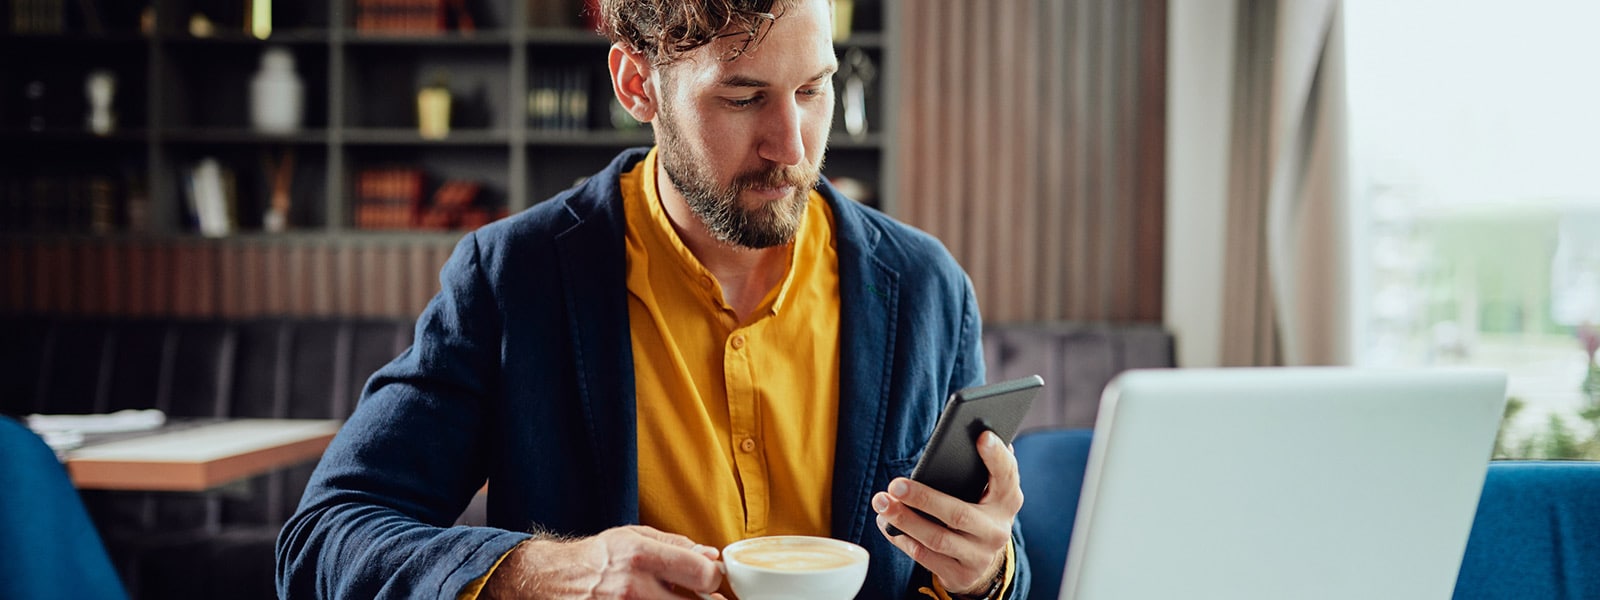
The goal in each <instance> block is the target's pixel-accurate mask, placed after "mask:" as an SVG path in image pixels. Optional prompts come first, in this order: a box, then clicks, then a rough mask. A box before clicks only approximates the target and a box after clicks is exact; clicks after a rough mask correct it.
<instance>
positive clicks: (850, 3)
mask: <svg viewBox="0 0 1600 600" xmlns="http://www.w3.org/2000/svg"><path fill="white" fill-rule="evenodd" d="M855 4H856V3H855V0H833V41H836V42H838V41H843V40H847V39H850V18H851V17H853V16H855Z"/></svg>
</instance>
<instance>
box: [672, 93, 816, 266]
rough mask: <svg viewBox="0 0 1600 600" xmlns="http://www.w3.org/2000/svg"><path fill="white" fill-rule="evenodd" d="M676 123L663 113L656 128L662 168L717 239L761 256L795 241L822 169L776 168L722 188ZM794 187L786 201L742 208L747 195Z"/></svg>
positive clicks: (753, 173)
mask: <svg viewBox="0 0 1600 600" xmlns="http://www.w3.org/2000/svg"><path fill="white" fill-rule="evenodd" d="M673 121H674V119H672V117H671V115H669V114H668V113H667V112H665V111H663V112H662V114H661V118H660V119H657V123H656V125H658V126H659V128H660V131H659V132H658V135H657V144H658V145H659V146H660V147H661V156H660V161H661V167H662V169H663V170H665V171H666V173H667V178H668V179H669V180H671V181H672V185H673V186H674V187H676V188H678V191H679V192H680V193H682V194H683V197H684V199H685V200H686V201H687V203H688V204H689V210H691V211H693V212H694V214H695V216H696V217H699V218H700V222H701V223H704V224H705V226H706V229H707V230H708V231H710V232H711V235H712V237H714V238H716V239H717V240H718V241H720V242H722V243H724V244H730V245H733V246H737V247H741V248H749V249H752V250H759V249H762V248H771V247H774V246H782V245H786V244H788V243H790V242H792V241H794V237H795V234H796V233H797V232H799V230H800V223H801V221H802V220H803V219H804V217H805V214H806V203H807V202H809V201H810V199H811V190H812V189H813V188H815V187H816V186H817V181H818V180H819V179H820V178H821V170H822V169H821V165H820V164H819V165H817V166H815V167H812V166H808V165H803V164H802V165H798V166H793V167H780V166H776V165H774V166H770V167H766V168H761V169H756V170H753V171H745V172H743V173H738V174H736V175H734V177H733V180H732V181H730V182H729V183H728V185H721V184H718V183H717V178H716V175H715V174H714V173H712V172H711V168H710V163H711V161H709V160H705V159H703V158H701V157H698V156H696V153H695V152H694V150H693V149H692V148H690V147H689V145H688V144H687V143H685V142H683V138H682V136H680V135H678V131H677V128H676V126H675V124H674V122H673ZM780 187H792V188H793V192H792V193H790V194H789V195H788V196H786V197H784V198H780V199H778V200H774V201H772V202H767V203H764V204H761V205H759V206H745V205H744V203H742V202H740V196H742V195H743V194H744V192H746V191H748V190H751V189H756V188H780Z"/></svg>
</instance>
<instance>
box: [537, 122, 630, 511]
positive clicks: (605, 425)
mask: <svg viewBox="0 0 1600 600" xmlns="http://www.w3.org/2000/svg"><path fill="white" fill-rule="evenodd" d="M639 156H640V157H642V156H643V154H642V153H640V155H639ZM627 157H628V155H627V154H625V155H623V156H622V157H619V158H618V160H617V161H615V162H613V163H612V166H611V168H608V169H606V170H605V171H602V172H601V173H599V174H597V175H595V176H594V177H592V178H591V179H590V183H589V185H585V186H584V187H583V189H582V190H581V191H580V192H579V193H578V194H576V195H574V196H572V197H570V198H568V199H567V200H566V202H567V208H568V211H569V213H570V214H571V215H572V217H573V219H574V224H573V226H572V227H571V228H569V229H567V230H566V231H563V232H562V233H560V234H558V235H557V236H556V246H557V249H558V254H559V255H560V258H559V260H560V261H561V278H562V286H561V287H562V293H563V294H565V301H566V306H567V315H568V322H567V331H568V332H569V334H570V335H571V338H572V352H573V355H574V357H575V359H576V361H575V362H576V363H577V366H578V373H577V379H578V382H579V385H578V388H579V390H580V392H581V396H582V398H581V401H582V403H583V415H584V423H583V426H584V427H585V428H587V430H588V434H589V436H588V437H589V442H590V452H592V453H593V454H592V455H593V456H594V457H595V464H594V465H593V470H592V471H590V472H589V473H590V474H591V475H590V477H592V479H591V482H592V483H593V485H594V486H595V489H596V491H597V493H596V494H594V495H593V496H591V497H592V498H595V499H596V501H597V502H598V503H599V505H598V506H596V507H595V508H596V510H597V513H596V514H597V516H599V517H600V518H601V519H602V522H605V523H613V524H614V523H638V522H639V466H638V465H639V463H638V457H637V456H636V454H637V446H638V438H637V430H636V428H635V422H636V421H637V415H636V413H635V410H634V400H635V398H634V380H633V344H632V339H631V337H630V336H629V333H628V301H627V281H626V277H627V256H626V254H625V252H626V251H625V249H624V247H623V228H624V227H625V223H624V220H623V215H622V200H621V196H620V194H619V193H618V190H617V184H616V182H617V174H618V165H619V164H621V163H624V162H627V161H625V159H626V158H627ZM627 166H631V162H629V163H628V165H627ZM552 333H555V332H552ZM575 472H576V473H583V470H582V468H581V467H579V468H577V469H576V470H575ZM580 477H583V475H580Z"/></svg>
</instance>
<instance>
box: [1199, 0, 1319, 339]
mask: <svg viewBox="0 0 1600 600" xmlns="http://www.w3.org/2000/svg"><path fill="white" fill-rule="evenodd" d="M1238 14H1239V26H1238V40H1237V46H1236V49H1235V61H1234V66H1235V69H1234V82H1233V85H1234V107H1233V127H1232V139H1231V145H1230V148H1231V150H1230V157H1231V160H1230V163H1231V165H1230V173H1229V188H1230V189H1229V196H1230V199H1229V207H1228V222H1227V228H1228V229H1227V236H1226V239H1227V244H1228V247H1227V251H1226V266H1225V270H1226V275H1225V282H1224V292H1223V294H1224V296H1223V309H1222V310H1223V315H1222V319H1223V323H1222V325H1223V326H1222V337H1221V344H1222V348H1221V357H1222V364H1223V365H1225V366H1250V365H1329V364H1344V363H1347V362H1348V361H1349V353H1350V333H1349V318H1350V317H1349V312H1350V311H1349V301H1348V298H1347V296H1348V292H1347V288H1348V285H1349V283H1348V282H1349V268H1348V256H1349V253H1350V249H1349V223H1348V220H1349V216H1348V215H1349V213H1348V205H1347V203H1348V193H1347V189H1346V177H1345V172H1346V168H1347V167H1346V164H1345V163H1346V134H1345V112H1346V111H1345V101H1344V93H1345V92H1344V87H1345V84H1344V57H1343V54H1344V50H1343V35H1344V33H1343V26H1342V23H1343V19H1342V11H1341V6H1340V3H1339V0H1241V2H1240V5H1239V13H1238Z"/></svg>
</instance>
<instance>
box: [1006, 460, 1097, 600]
mask: <svg viewBox="0 0 1600 600" xmlns="http://www.w3.org/2000/svg"><path fill="white" fill-rule="evenodd" d="M1093 435H1094V430H1092V429H1046V430H1038V431H1030V432H1027V433H1024V434H1022V435H1020V436H1017V439H1016V440H1015V442H1014V446H1015V448H1016V451H1017V468H1018V470H1019V471H1020V472H1021V476H1022V495H1023V503H1022V511H1021V512H1020V513H1018V515H1017V519H1019V520H1020V521H1021V522H1022V540H1023V542H1024V545H1023V549H1024V551H1025V552H1026V553H1027V555H1028V564H1029V566H1030V567H1031V568H1032V569H1033V590H1032V593H1031V594H1029V598H1032V599H1035V600H1042V599H1048V600H1055V598H1056V597H1057V596H1058V595H1059V593H1060V590H1061V571H1062V569H1063V568H1065V567H1066V564H1067V544H1068V543H1069V542H1071V541H1072V522H1073V519H1075V518H1076V517H1077V514H1078V491H1079V489H1080V488H1082V487H1083V470H1084V467H1085V466H1087V464H1088V462H1089V442H1090V440H1091V438H1092V437H1093Z"/></svg>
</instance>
